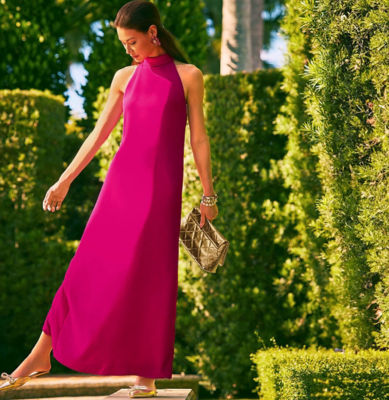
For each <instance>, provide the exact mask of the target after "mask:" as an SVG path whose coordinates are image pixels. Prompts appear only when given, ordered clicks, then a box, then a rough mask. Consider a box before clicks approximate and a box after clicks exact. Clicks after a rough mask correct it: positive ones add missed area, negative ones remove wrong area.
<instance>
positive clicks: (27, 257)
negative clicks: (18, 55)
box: [0, 89, 73, 371]
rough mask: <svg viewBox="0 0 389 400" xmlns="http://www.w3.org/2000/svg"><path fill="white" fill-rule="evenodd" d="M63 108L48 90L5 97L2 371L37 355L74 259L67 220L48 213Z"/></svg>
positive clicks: (0, 206)
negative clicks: (49, 313)
mask: <svg viewBox="0 0 389 400" xmlns="http://www.w3.org/2000/svg"><path fill="white" fill-rule="evenodd" d="M63 103H64V99H63V97H62V96H53V95H52V94H50V92H48V91H45V92H41V91H38V90H30V91H24V90H18V89H16V90H1V91H0V154H1V157H0V225H1V229H0V254H1V257H0V277H1V279H0V354H1V357H0V369H2V370H7V371H8V370H9V368H10V366H11V365H12V364H11V361H12V362H13V361H16V360H20V359H21V358H22V357H25V356H26V355H27V354H28V353H29V352H30V351H31V348H32V346H33V345H34V344H35V342H36V340H37V339H38V335H37V333H38V334H39V332H40V331H39V329H40V328H41V326H42V325H43V322H44V318H45V316H46V313H47V311H48V309H49V306H50V304H51V301H52V298H53V296H54V293H55V291H56V290H57V286H56V284H58V285H59V284H60V283H61V281H62V279H63V275H64V272H65V269H66V267H67V262H68V261H69V260H70V258H71V254H72V249H73V246H72V243H71V242H70V243H68V242H67V241H65V240H64V229H63V223H62V216H61V213H50V212H48V211H46V212H45V211H43V208H42V202H43V199H44V196H45V194H46V192H47V190H48V189H49V187H50V186H51V185H52V184H54V182H55V181H56V180H57V179H58V177H59V175H60V174H61V173H62V163H63V153H62V147H63V145H64V143H65V107H64V104H63ZM66 208H67V205H66V203H64V204H63V209H64V210H66Z"/></svg>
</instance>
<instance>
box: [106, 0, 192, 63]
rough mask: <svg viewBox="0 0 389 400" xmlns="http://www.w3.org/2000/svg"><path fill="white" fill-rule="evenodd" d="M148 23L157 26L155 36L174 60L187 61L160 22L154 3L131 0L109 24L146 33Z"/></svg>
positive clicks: (146, 0)
mask: <svg viewBox="0 0 389 400" xmlns="http://www.w3.org/2000/svg"><path fill="white" fill-rule="evenodd" d="M150 25H155V26H156V27H157V36H158V39H159V40H160V42H161V46H162V47H163V49H164V50H165V51H166V53H168V54H169V55H170V56H171V57H173V58H174V59H175V60H178V61H181V62H184V63H188V60H187V59H186V56H185V55H184V54H183V52H182V51H181V50H180V48H179V45H178V43H177V41H176V39H175V37H174V36H173V35H172V34H171V33H170V32H169V31H168V30H167V29H166V28H165V26H164V25H163V24H162V22H161V16H160V14H159V11H158V8H157V7H156V6H155V4H154V3H151V2H150V1H148V0H132V1H129V2H128V3H126V4H124V5H123V6H122V7H121V8H120V9H119V11H118V12H117V14H116V18H115V21H114V22H113V23H112V24H111V26H113V27H114V28H117V27H119V28H126V29H135V30H137V31H139V32H143V33H146V32H147V31H148V29H149V27H150Z"/></svg>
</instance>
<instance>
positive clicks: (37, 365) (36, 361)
mask: <svg viewBox="0 0 389 400" xmlns="http://www.w3.org/2000/svg"><path fill="white" fill-rule="evenodd" d="M50 369H51V361H50V353H49V354H48V355H47V356H46V357H42V356H40V357H39V358H38V357H36V356H34V355H33V354H31V353H30V354H29V355H28V356H27V357H26V358H25V359H24V360H23V361H22V363H21V364H20V365H19V366H18V367H17V368H16V369H15V370H14V371H13V372H12V374H11V376H12V377H13V378H17V377H19V376H27V375H30V374H31V373H32V372H35V371H47V370H50Z"/></svg>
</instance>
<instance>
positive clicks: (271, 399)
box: [251, 347, 389, 400]
mask: <svg viewBox="0 0 389 400" xmlns="http://www.w3.org/2000/svg"><path fill="white" fill-rule="evenodd" d="M251 359H252V361H253V362H254V364H255V366H256V369H257V374H258V376H257V377H256V378H255V381H256V382H258V386H257V390H258V395H259V398H260V399H261V400H278V399H282V400H292V399H293V400H294V399H296V400H297V399H298V400H303V399H338V400H342V399H344V400H346V399H347V400H350V399H353V400H357V399H361V400H362V399H375V400H384V399H388V398H389V353H388V352H385V351H377V350H372V349H369V350H362V351H359V352H357V353H355V352H353V351H345V352H335V351H333V350H326V349H321V348H313V347H312V348H308V349H305V348H304V349H294V348H288V347H286V348H281V347H275V348H270V349H266V350H259V351H257V352H256V353H255V354H252V355H251Z"/></svg>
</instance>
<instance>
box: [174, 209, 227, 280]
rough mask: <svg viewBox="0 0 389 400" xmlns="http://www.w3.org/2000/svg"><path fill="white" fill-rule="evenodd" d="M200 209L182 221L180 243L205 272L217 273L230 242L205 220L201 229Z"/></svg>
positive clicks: (193, 211) (193, 210)
mask: <svg viewBox="0 0 389 400" xmlns="http://www.w3.org/2000/svg"><path fill="white" fill-rule="evenodd" d="M200 220H201V212H200V209H199V208H198V207H194V208H193V209H192V211H191V212H190V213H189V214H188V215H187V216H186V217H184V218H182V219H181V228H180V242H181V243H182V245H183V246H184V248H185V249H186V250H187V251H188V253H189V255H190V256H191V257H192V258H193V259H194V260H195V261H196V263H197V264H198V265H199V266H200V268H201V269H202V270H203V271H206V272H211V273H216V270H217V268H218V266H222V265H223V264H224V260H225V258H226V254H227V250H228V247H229V245H230V242H229V241H228V240H227V239H226V238H225V237H224V236H223V235H222V234H221V233H220V232H219V231H218V230H217V229H216V228H215V227H214V226H213V225H212V223H211V222H210V221H209V220H208V219H207V218H205V223H204V225H203V227H202V228H200Z"/></svg>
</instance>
